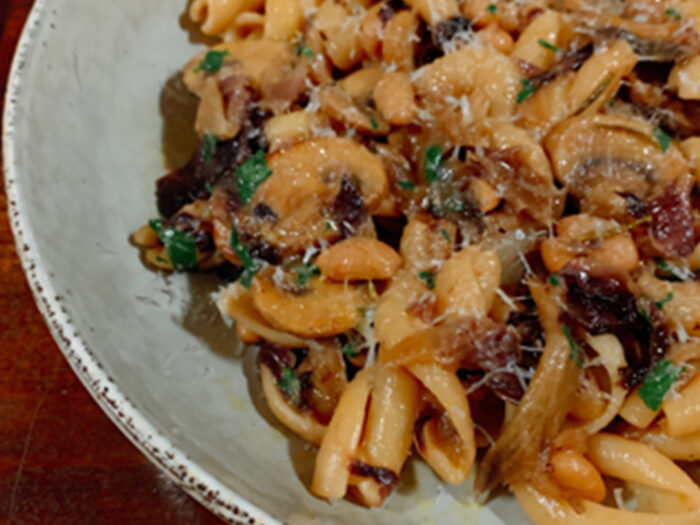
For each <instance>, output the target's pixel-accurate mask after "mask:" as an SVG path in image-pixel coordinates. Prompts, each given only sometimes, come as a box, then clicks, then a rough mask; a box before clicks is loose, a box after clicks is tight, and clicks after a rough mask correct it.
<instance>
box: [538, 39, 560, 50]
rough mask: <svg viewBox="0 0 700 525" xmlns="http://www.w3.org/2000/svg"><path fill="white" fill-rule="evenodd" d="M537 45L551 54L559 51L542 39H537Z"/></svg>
mask: <svg viewBox="0 0 700 525" xmlns="http://www.w3.org/2000/svg"><path fill="white" fill-rule="evenodd" d="M537 43H538V44H539V45H540V46H542V47H543V48H545V49H548V50H549V51H551V52H552V53H558V52H559V51H561V49H559V48H558V47H557V46H555V45H554V44H550V43H549V42H547V41H546V40H545V39H544V38H540V39H538V40H537Z"/></svg>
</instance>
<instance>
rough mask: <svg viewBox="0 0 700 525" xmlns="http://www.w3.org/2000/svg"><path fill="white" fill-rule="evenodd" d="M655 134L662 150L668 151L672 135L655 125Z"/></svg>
mask: <svg viewBox="0 0 700 525" xmlns="http://www.w3.org/2000/svg"><path fill="white" fill-rule="evenodd" d="M653 134H654V138H655V139H656V142H658V143H659V147H660V148H661V151H663V152H664V153H666V151H667V150H668V148H670V147H671V137H670V136H668V134H667V133H666V132H665V131H664V130H662V129H661V128H660V127H658V126H654V131H653Z"/></svg>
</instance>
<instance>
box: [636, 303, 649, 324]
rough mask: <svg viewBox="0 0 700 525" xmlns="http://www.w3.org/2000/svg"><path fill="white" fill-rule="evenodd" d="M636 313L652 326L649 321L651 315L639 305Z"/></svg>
mask: <svg viewBox="0 0 700 525" xmlns="http://www.w3.org/2000/svg"><path fill="white" fill-rule="evenodd" d="M637 311H638V312H639V315H641V316H642V317H644V320H645V321H646V322H647V323H649V324H650V325H653V322H652V320H651V314H649V311H648V310H647V309H646V308H645V307H644V306H643V305H641V304H638V305H637Z"/></svg>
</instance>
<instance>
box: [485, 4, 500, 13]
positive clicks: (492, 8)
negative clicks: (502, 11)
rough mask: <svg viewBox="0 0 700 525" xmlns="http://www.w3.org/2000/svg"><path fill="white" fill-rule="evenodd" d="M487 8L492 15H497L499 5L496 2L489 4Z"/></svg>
mask: <svg viewBox="0 0 700 525" xmlns="http://www.w3.org/2000/svg"><path fill="white" fill-rule="evenodd" d="M486 10H487V11H488V12H489V13H491V14H492V15H495V14H496V12H497V11H498V6H497V5H496V4H489V5H488V6H486Z"/></svg>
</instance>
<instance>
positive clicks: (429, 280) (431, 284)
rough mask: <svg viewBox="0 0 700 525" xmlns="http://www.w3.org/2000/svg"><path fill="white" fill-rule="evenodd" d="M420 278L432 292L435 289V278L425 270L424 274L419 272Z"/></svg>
mask: <svg viewBox="0 0 700 525" xmlns="http://www.w3.org/2000/svg"><path fill="white" fill-rule="evenodd" d="M418 278H419V279H420V280H422V281H425V284H427V285H428V288H430V289H431V290H433V289H435V276H434V275H433V274H432V273H431V272H428V271H426V270H423V271H422V272H418Z"/></svg>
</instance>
